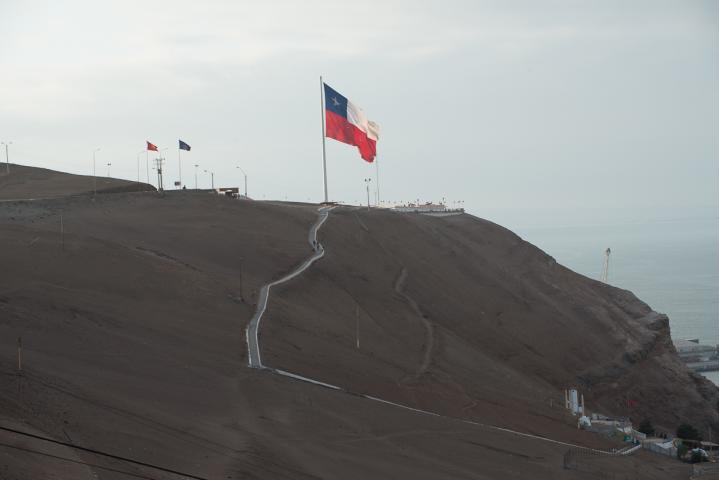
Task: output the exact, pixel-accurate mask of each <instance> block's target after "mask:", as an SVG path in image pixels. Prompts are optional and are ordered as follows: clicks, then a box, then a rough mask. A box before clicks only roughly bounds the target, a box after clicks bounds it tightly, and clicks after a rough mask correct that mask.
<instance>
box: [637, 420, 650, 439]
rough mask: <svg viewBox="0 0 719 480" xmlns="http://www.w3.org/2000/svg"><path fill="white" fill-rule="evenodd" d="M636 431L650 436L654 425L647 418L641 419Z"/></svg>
mask: <svg viewBox="0 0 719 480" xmlns="http://www.w3.org/2000/svg"><path fill="white" fill-rule="evenodd" d="M637 431H638V432H642V433H643V434H645V435H647V436H649V437H651V436H653V435H654V425H652V422H650V421H649V420H642V422H641V423H640V424H639V428H637Z"/></svg>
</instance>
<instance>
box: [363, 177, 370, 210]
mask: <svg viewBox="0 0 719 480" xmlns="http://www.w3.org/2000/svg"><path fill="white" fill-rule="evenodd" d="M371 181H372V179H371V178H365V179H364V183H365V186H366V187H367V210H369V183H370V182H371Z"/></svg>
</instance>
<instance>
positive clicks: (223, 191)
mask: <svg viewBox="0 0 719 480" xmlns="http://www.w3.org/2000/svg"><path fill="white" fill-rule="evenodd" d="M215 191H216V192H217V194H218V195H224V196H226V197H232V198H239V197H240V188H239V187H224V188H223V187H220V188H216V189H215Z"/></svg>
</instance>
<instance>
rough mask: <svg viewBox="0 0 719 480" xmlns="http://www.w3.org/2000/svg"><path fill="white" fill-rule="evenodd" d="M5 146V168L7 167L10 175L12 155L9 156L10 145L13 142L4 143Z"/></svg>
mask: <svg viewBox="0 0 719 480" xmlns="http://www.w3.org/2000/svg"><path fill="white" fill-rule="evenodd" d="M2 145H5V166H6V167H7V174H8V175H10V155H9V154H8V145H12V142H2Z"/></svg>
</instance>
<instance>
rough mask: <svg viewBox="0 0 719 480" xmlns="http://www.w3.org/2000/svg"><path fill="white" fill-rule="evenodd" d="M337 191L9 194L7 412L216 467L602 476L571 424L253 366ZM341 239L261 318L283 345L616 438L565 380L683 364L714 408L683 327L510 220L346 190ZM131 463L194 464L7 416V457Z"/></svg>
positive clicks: (300, 364) (629, 464) (367, 379)
mask: <svg viewBox="0 0 719 480" xmlns="http://www.w3.org/2000/svg"><path fill="white" fill-rule="evenodd" d="M78 182H79V180H78ZM70 183H72V182H70ZM32 185H34V184H32V182H30V183H28V191H26V192H25V193H24V195H25V196H27V197H34V196H35V195H34V193H35V192H36V191H37V190H38V188H36V186H32ZM67 192H68V193H74V191H72V192H71V191H67ZM17 193H20V194H22V191H21V190H20V191H18V192H17ZM315 209H316V206H311V205H302V204H270V203H256V202H246V201H237V200H231V199H227V198H224V197H217V196H214V195H210V194H207V193H193V192H168V194H167V195H165V196H164V197H160V196H158V195H157V194H156V193H117V194H107V195H98V196H97V197H95V198H94V199H93V198H92V196H89V195H80V196H75V197H72V198H57V199H52V200H40V201H13V202H3V203H0V232H1V234H0V265H2V274H1V275H0V385H1V386H0V425H4V426H10V427H18V426H20V427H21V428H23V429H25V430H27V431H32V432H41V433H43V434H44V435H49V436H52V437H53V438H56V439H59V440H62V441H66V442H70V443H75V444H79V445H85V446H90V447H93V448H97V449H100V450H105V451H109V452H112V453H114V454H117V455H121V456H126V457H129V458H133V459H137V460H140V461H144V462H149V463H153V464H157V465H161V466H165V467H168V468H173V469H177V470H182V471H185V472H188V473H193V474H195V475H198V476H201V477H204V478H213V479H215V478H218V479H219V478H223V479H228V478H235V479H237V478H292V479H297V478H356V479H366V478H419V479H423V478H426V479H436V478H468V479H469V478H473V479H476V478H480V479H493V478H503V479H504V478H539V479H542V478H546V479H549V478H567V479H570V478H584V474H583V473H582V472H581V471H578V470H564V469H563V468H562V457H563V455H564V454H565V452H566V451H567V450H568V448H569V447H567V446H565V445H558V444H553V443H548V442H541V441H537V440H533V439H528V438H523V437H517V436H515V435H511V434H507V433H502V432H497V431H496V430H490V429H485V428H481V427H476V426H471V425H467V424H465V423H461V422H458V421H456V420H452V419H447V418H441V417H432V416H426V415H422V414H417V413H414V412H409V411H405V410H401V409H397V408H396V407H393V406H391V405H386V404H380V403H377V402H370V401H368V400H366V399H362V398H360V397H357V396H354V395H349V394H347V393H342V392H335V391H331V390H327V389H324V388H320V387H316V386H313V385H309V384H304V383H301V382H297V381H294V380H291V379H288V378H282V377H277V376H276V375H273V374H272V373H270V372H268V371H258V370H253V369H248V368H246V353H247V352H246V343H245V339H244V328H245V326H246V324H247V322H248V320H249V318H250V317H251V314H252V312H253V302H254V301H255V300H256V295H257V291H258V289H259V287H260V286H261V285H262V284H264V283H266V282H268V281H270V280H272V279H274V278H278V277H280V276H282V275H283V274H284V273H285V272H287V271H288V270H290V269H291V268H292V267H293V266H295V265H297V264H298V263H300V262H301V261H302V259H304V258H305V257H306V256H307V255H309V253H310V248H309V246H308V244H307V240H306V238H307V231H308V229H309V227H310V225H311V224H312V223H313V222H314V221H315V219H316V215H315ZM61 212H62V215H63V222H64V225H65V232H66V234H65V237H64V247H63V239H62V238H61V236H60V233H59V228H58V227H59V214H60V213H61ZM320 239H321V242H322V243H323V245H324V246H325V248H326V251H327V256H326V257H325V258H324V259H323V260H321V261H320V262H318V263H317V264H316V265H315V266H313V268H312V269H311V270H310V271H309V272H307V274H306V275H303V276H302V277H301V278H298V279H296V280H293V281H292V282H291V283H289V284H287V285H286V286H283V287H280V288H278V289H277V290H276V291H275V290H273V294H272V297H271V301H270V308H269V310H268V317H267V318H266V319H265V321H264V323H263V329H262V331H261V337H262V342H263V344H262V345H263V358H264V359H265V360H266V361H267V362H268V363H269V364H270V365H273V366H277V367H280V366H281V367H284V368H286V369H288V370H291V371H295V372H298V373H303V374H307V375H313V376H316V377H317V378H320V379H325V380H327V381H331V382H333V383H337V384H341V385H344V386H347V387H348V388H349V389H350V390H352V391H354V392H367V393H371V394H374V395H377V396H383V397H385V398H387V399H390V400H395V401H401V402H403V403H407V404H413V405H418V406H421V407H423V408H427V409H432V410H433V411H436V412H438V413H443V414H447V415H451V416H455V417H464V418H473V419H476V420H480V421H485V422H487V423H490V422H491V423H497V424H502V425H507V426H511V427H514V428H517V429H520V430H522V431H525V432H527V433H534V434H538V435H543V436H551V437H553V438H556V439H558V440H562V441H565V442H572V443H578V444H582V445H591V446H597V447H603V448H607V447H611V446H613V444H611V443H609V442H607V441H604V440H602V439H599V438H597V437H595V436H594V435H591V434H586V433H584V432H580V431H577V430H576V429H575V428H573V426H572V419H571V417H568V416H567V415H566V414H565V413H564V412H563V411H562V408H561V407H558V406H557V399H558V398H559V395H560V393H559V392H560V390H559V388H560V387H561V386H562V385H564V384H569V383H577V382H584V383H586V384H587V385H589V384H591V387H592V392H593V393H592V395H591V397H590V398H591V400H590V401H591V402H595V403H596V404H600V403H602V404H603V405H604V406H606V408H608V409H612V408H615V409H617V410H618V409H619V408H618V407H617V406H616V403H615V397H616V393H615V392H621V394H625V393H624V392H629V393H626V395H629V394H632V393H631V392H632V389H634V388H637V389H644V390H642V391H645V390H646V391H647V392H656V391H658V390H656V389H657V388H659V387H657V386H656V385H654V383H652V382H653V381H654V380H655V379H656V378H659V377H660V376H661V375H662V370H659V369H658V367H657V366H656V362H659V361H662V362H665V364H666V365H668V366H669V367H671V369H673V370H672V371H673V372H674V374H675V375H676V378H675V379H674V381H675V382H677V383H676V384H675V385H674V386H673V387H671V386H668V387H666V388H665V389H664V390H663V391H664V392H666V393H668V394H672V395H675V396H676V397H675V398H676V399H678V401H680V402H684V403H686V404H687V405H688V404H689V403H691V402H697V405H698V407H699V410H698V413H696V412H695V413H696V414H697V415H699V414H702V415H704V414H706V415H707V417H703V418H710V416H709V415H710V414H709V413H708V407H707V405H708V402H706V401H704V400H702V398H701V397H700V395H699V394H698V393H697V392H698V389H697V388H696V387H695V386H693V385H692V384H691V382H693V380H691V377H688V375H687V373H686V372H685V371H683V370H681V369H677V368H676V367H677V366H676V365H675V359H674V357H673V356H672V354H671V352H670V351H668V350H660V346H661V345H664V343H665V340H666V338H665V337H666V328H665V325H664V326H661V321H660V322H659V323H660V327H661V328H659V329H653V328H654V327H652V325H655V324H654V323H652V322H651V321H650V320H646V319H644V320H643V319H642V317H646V315H648V314H649V313H650V311H649V309H648V307H646V306H644V305H643V304H641V302H638V301H637V300H636V299H634V298H633V297H632V296H631V294H629V293H628V292H621V291H617V290H615V289H611V288H608V287H604V286H601V285H599V284H597V283H596V282H592V281H590V280H588V279H584V278H582V277H579V276H577V275H576V274H573V273H572V272H569V271H568V270H566V269H563V268H562V267H560V266H558V265H556V264H555V263H554V262H553V261H551V259H550V258H549V257H546V256H545V255H544V254H542V253H541V252H539V251H538V250H536V249H534V247H532V246H531V245H528V244H526V243H524V242H522V241H521V240H520V239H519V238H517V237H516V236H514V235H513V234H511V233H510V232H508V231H506V230H504V229H502V228H501V227H498V226H496V225H493V224H490V223H488V222H484V221H481V220H478V219H475V218H473V217H470V216H462V217H451V218H447V219H434V218H426V217H417V216H396V215H394V214H391V213H389V212H370V213H369V214H367V213H365V212H361V211H356V210H354V209H347V208H342V209H337V210H335V211H334V212H333V213H332V215H331V216H330V218H329V220H328V221H327V223H326V224H325V226H324V227H323V229H322V230H321V232H320ZM315 267H316V268H315ZM403 269H404V270H403ZM403 271H404V272H405V274H404V275H402V272H403ZM240 272H241V275H240ZM240 276H241V278H242V280H241V281H240ZM358 305H359V307H360V348H359V349H357V348H356V345H355V341H356V339H355V331H356V330H355V329H356V311H357V306H358ZM586 312H590V313H591V312H593V315H594V317H591V321H593V322H599V324H598V325H595V326H592V325H590V322H589V321H588V320H585V319H584V316H585V315H589V314H588V313H586ZM423 317H426V318H423ZM647 318H650V317H647ZM652 318H653V317H652ZM615 324H616V325H615ZM588 332H592V333H593V334H594V335H596V337H597V338H596V342H594V343H591V344H587V343H586V341H584V340H583V339H584V337H585V336H586V335H587V333H588ZM622 332H625V333H626V334H628V335H629V336H630V339H626V338H624V337H623V335H624V333H622ZM18 336H22V338H23V351H24V363H23V365H24V368H23V374H22V375H21V376H18V375H17V372H16V366H15V362H16V358H15V355H16V341H17V337H18ZM430 347H431V348H430ZM624 351H631V352H642V351H645V352H647V353H646V354H645V355H644V356H641V354H640V355H639V356H637V357H632V358H631V359H628V360H626V361H625V360H624V358H625V357H624V356H623V355H624ZM593 355H597V356H596V357H593ZM666 365H664V366H666ZM622 369H624V370H622ZM643 379H649V380H646V381H643ZM687 379H689V380H687ZM608 382H613V383H614V382H615V383H617V385H616V387H613V388H611V387H612V385H611V383H608ZM630 382H634V383H633V384H632V385H631V386H629V384H630ZM682 382H683V383H682ZM676 385H679V387H677V386H676ZM700 386H701V387H702V388H706V385H703V384H702V385H700ZM605 390H606V391H605ZM706 395H708V396H710V397H711V395H715V392H714V391H713V390H711V389H707V393H706ZM550 400H551V403H550ZM641 405H642V407H640V408H644V403H643V402H642V404H641ZM620 413H621V412H620ZM682 415H683V414H682ZM666 421H667V422H670V421H671V419H667V420H666ZM13 447H21V448H25V450H18V449H17V448H13ZM27 450H38V451H43V452H45V453H49V454H54V455H55V456H62V457H65V458H70V459H75V460H79V461H80V462H81V463H75V464H72V463H71V462H67V461H65V460H60V459H57V458H54V457H49V456H47V455H41V454H39V453H32V452H29V451H27ZM83 463H92V464H94V465H95V466H87V465H83ZM681 467H682V466H681V465H676V464H674V463H672V462H670V461H669V462H667V461H664V460H662V459H660V458H656V457H654V456H651V455H640V456H636V457H630V458H625V459H612V461H611V462H609V463H607V464H606V467H605V466H603V467H602V468H603V469H604V471H606V472H610V473H613V474H615V477H614V478H627V479H628V478H647V479H649V478H686V476H687V475H686V472H685V471H684V470H683V469H682V468H681ZM109 469H114V470H123V471H125V472H130V473H133V474H135V475H140V476H145V477H149V478H168V479H169V478H177V476H173V475H169V474H163V473H160V472H158V471H156V470H153V469H150V468H147V467H137V466H133V465H131V464H128V463H127V462H119V461H109V460H107V459H102V458H98V457H97V456H93V455H90V454H87V453H82V452H75V454H74V456H72V455H70V452H67V449H59V448H58V449H52V448H50V447H48V446H47V445H43V444H42V442H38V441H30V440H27V439H24V440H22V439H19V438H17V437H16V436H13V435H10V434H6V433H3V434H0V478H10V479H12V478H28V477H30V478H53V475H55V478H63V475H65V477H66V476H67V475H71V476H72V477H73V478H80V479H82V478H88V479H89V478H101V479H103V480H106V479H116V478H117V479H121V478H128V477H127V475H126V474H120V473H117V472H113V471H111V470H109ZM63 472H67V473H63ZM95 475H96V476H95Z"/></svg>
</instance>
